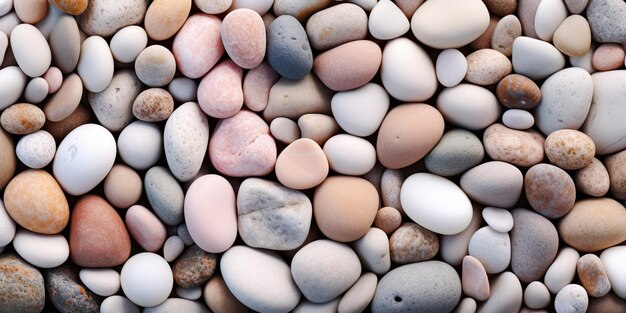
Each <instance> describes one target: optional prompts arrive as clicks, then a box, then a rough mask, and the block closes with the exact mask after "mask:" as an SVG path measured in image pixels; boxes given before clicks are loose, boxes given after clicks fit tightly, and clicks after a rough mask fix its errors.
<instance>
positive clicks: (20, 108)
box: [0, 103, 46, 135]
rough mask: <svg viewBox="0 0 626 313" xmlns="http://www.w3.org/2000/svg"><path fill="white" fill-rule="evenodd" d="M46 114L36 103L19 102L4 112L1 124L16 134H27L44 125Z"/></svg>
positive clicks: (0, 120)
mask: <svg viewBox="0 0 626 313" xmlns="http://www.w3.org/2000/svg"><path fill="white" fill-rule="evenodd" d="M45 122H46V116H45V114H44V113H43V111H42V110H41V109H40V108H39V107H37V106H36V105H33V104H30V103H17V104H14V105H12V106H10V107H8V108H7V109H6V110H4V111H3V112H2V115H0V125H1V126H2V128H4V130H6V131H7V132H9V133H11V134H14V135H27V134H31V133H34V132H36V131H38V130H39V129H41V127H43V124H44V123H45Z"/></svg>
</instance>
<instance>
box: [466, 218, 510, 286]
mask: <svg viewBox="0 0 626 313" xmlns="http://www.w3.org/2000/svg"><path fill="white" fill-rule="evenodd" d="M468 249H469V255H471V256H473V257H475V258H477V259H478V260H480V263H482V264H483V266H484V267H485V270H486V271H487V273H488V274H497V273H500V272H502V271H504V270H505V269H506V268H507V267H509V263H510V261H511V239H510V238H509V235H508V234H507V233H501V232H497V231H495V230H494V229H493V228H491V227H489V226H485V227H483V228H481V229H479V230H477V231H476V232H475V233H474V235H472V239H470V242H469V247H468Z"/></svg>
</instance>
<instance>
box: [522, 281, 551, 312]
mask: <svg viewBox="0 0 626 313" xmlns="http://www.w3.org/2000/svg"><path fill="white" fill-rule="evenodd" d="M550 300H551V296H550V291H549V290H548V287H546V285H544V284H543V283H541V282H540V281H533V282H531V283H530V284H528V286H526V290H524V304H525V305H526V306H527V307H528V308H530V309H534V310H537V309H543V308H545V307H547V306H548V305H549V304H550Z"/></svg>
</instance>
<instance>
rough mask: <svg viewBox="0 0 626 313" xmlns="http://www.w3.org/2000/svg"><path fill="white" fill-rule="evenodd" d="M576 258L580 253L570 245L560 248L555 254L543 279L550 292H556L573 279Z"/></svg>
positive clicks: (578, 257)
mask: <svg viewBox="0 0 626 313" xmlns="http://www.w3.org/2000/svg"><path fill="white" fill-rule="evenodd" d="M578 259H580V254H578V251H576V250H575V249H573V248H570V247H564V248H562V249H561V251H559V253H558V254H557V255H556V259H554V262H552V265H550V267H549V268H548V271H547V272H546V276H545V277H544V279H543V281H544V283H545V284H546V287H548V290H550V292H551V293H552V294H557V293H558V292H559V290H561V289H562V288H564V287H565V286H566V285H567V284H570V283H571V282H572V281H573V280H574V277H575V276H576V263H577V262H578Z"/></svg>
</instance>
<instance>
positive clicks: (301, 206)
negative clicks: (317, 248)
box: [237, 178, 313, 250]
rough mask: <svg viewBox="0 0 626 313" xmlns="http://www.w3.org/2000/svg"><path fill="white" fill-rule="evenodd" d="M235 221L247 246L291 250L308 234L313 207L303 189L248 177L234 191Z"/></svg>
mask: <svg viewBox="0 0 626 313" xmlns="http://www.w3.org/2000/svg"><path fill="white" fill-rule="evenodd" d="M237 215H238V219H237V222H238V223H237V224H238V228H239V235H240V236H241V239H243V241H244V242H245V243H246V244H247V245H248V246H250V247H255V248H263V249H272V250H292V249H296V248H298V247H300V246H301V245H302V244H303V243H304V241H305V239H306V237H307V234H308V233H309V227H310V225H311V218H312V216H313V207H312V205H311V201H310V200H309V198H308V197H307V196H306V195H305V194H304V193H302V192H299V191H296V190H291V189H289V188H286V187H283V186H282V185H280V184H278V183H274V182H271V181H267V180H263V179H260V178H248V179H246V180H244V181H243V182H242V183H241V185H240V186H239V191H238V193H237Z"/></svg>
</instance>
